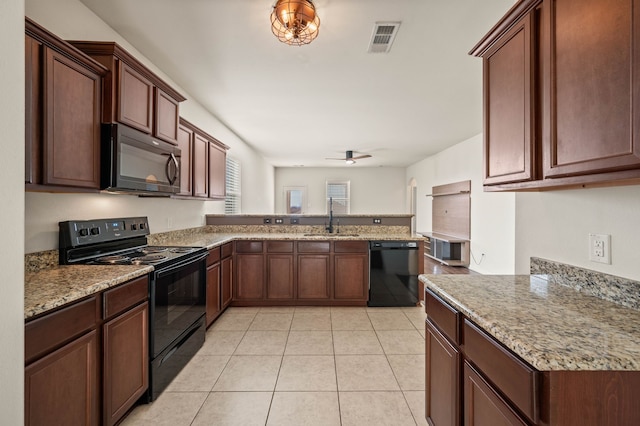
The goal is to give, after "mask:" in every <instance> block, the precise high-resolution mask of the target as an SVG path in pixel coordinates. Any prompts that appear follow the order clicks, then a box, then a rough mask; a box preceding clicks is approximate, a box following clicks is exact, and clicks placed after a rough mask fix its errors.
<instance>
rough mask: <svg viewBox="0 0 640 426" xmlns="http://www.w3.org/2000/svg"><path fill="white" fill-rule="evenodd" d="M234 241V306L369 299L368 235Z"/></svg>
mask: <svg viewBox="0 0 640 426" xmlns="http://www.w3.org/2000/svg"><path fill="white" fill-rule="evenodd" d="M234 244H235V256H234V262H235V264H234V271H235V275H234V277H233V281H234V293H233V300H232V304H233V305H235V306H250V305H254V306H259V305H275V304H284V305H358V306H364V305H365V304H366V303H367V299H368V297H369V243H368V241H363V240H338V241H333V240H309V241H292V240H283V241H279V240H265V241H259V240H255V241H249V240H239V241H236V242H235V243H234Z"/></svg>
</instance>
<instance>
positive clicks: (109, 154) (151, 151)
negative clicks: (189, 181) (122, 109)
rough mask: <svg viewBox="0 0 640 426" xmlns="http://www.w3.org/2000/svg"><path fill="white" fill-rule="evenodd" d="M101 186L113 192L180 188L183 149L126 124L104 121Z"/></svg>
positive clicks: (155, 192)
mask: <svg viewBox="0 0 640 426" xmlns="http://www.w3.org/2000/svg"><path fill="white" fill-rule="evenodd" d="M101 144H102V151H101V158H102V159H101V167H100V173H101V178H100V182H101V187H102V189H104V190H106V191H110V192H128V193H138V194H148V195H171V194H174V193H177V192H179V191H180V154H181V153H180V149H179V148H178V147H177V146H175V145H172V144H170V143H167V142H164V141H161V140H159V139H157V138H154V137H152V136H151V135H148V134H146V133H142V132H140V131H138V130H135V129H132V128H131V127H129V126H125V125H123V124H115V123H111V124H102V143H101Z"/></svg>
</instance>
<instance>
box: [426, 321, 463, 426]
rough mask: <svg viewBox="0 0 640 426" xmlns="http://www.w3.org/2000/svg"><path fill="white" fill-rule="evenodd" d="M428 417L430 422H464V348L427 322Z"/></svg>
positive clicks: (453, 425)
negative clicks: (462, 408)
mask: <svg viewBox="0 0 640 426" xmlns="http://www.w3.org/2000/svg"><path fill="white" fill-rule="evenodd" d="M425 344H426V371H425V373H426V383H427V387H426V393H425V399H426V412H425V414H426V417H427V422H428V423H429V424H430V425H437V426H458V425H459V424H460V365H461V364H460V360H461V355H460V351H459V350H458V349H456V348H455V347H454V346H453V345H452V344H451V343H449V341H448V340H447V339H446V338H445V337H444V336H443V335H442V334H441V333H440V332H439V331H438V330H437V329H436V328H435V327H434V326H433V325H432V324H431V322H429V321H427V323H426V339H425Z"/></svg>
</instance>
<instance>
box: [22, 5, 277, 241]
mask: <svg viewBox="0 0 640 426" xmlns="http://www.w3.org/2000/svg"><path fill="white" fill-rule="evenodd" d="M25 7H26V10H25V12H26V15H27V16H28V17H29V18H31V19H33V20H34V21H36V22H37V23H39V24H40V25H42V26H44V27H45V28H47V29H48V30H49V31H51V32H52V33H54V34H56V35H57V36H59V37H61V38H63V39H71V40H108V41H116V42H117V43H118V44H120V45H121V46H122V47H124V48H125V49H126V50H128V51H129V52H130V53H131V54H133V55H134V56H135V57H136V58H138V59H139V60H140V61H141V62H142V63H144V64H145V65H146V66H148V67H149V68H150V69H151V70H152V71H153V72H155V73H156V74H158V75H159V76H160V77H161V78H162V79H163V80H165V81H166V82H167V83H169V84H170V85H171V86H173V87H174V88H176V89H177V90H178V91H179V92H181V93H182V94H183V95H185V97H186V98H187V101H185V102H183V103H181V104H180V114H181V115H182V116H183V117H185V118H186V119H187V120H189V121H190V122H192V123H193V124H195V125H196V126H198V127H200V128H202V129H203V130H204V131H206V132H207V133H210V134H211V135H213V136H215V137H216V138H218V139H219V140H220V141H222V142H223V143H225V144H226V145H228V146H229V147H230V148H231V149H230V151H229V156H230V157H233V158H235V159H238V160H239V161H240V163H241V169H242V184H243V185H242V186H243V188H242V189H243V193H242V210H243V213H267V212H272V211H273V208H274V199H273V182H274V178H273V173H274V172H273V166H271V165H270V164H268V163H266V162H265V161H264V159H263V158H262V157H261V156H260V155H258V154H257V153H256V152H255V151H254V150H253V149H252V148H251V147H250V146H249V145H247V144H246V143H245V142H244V141H242V140H241V139H240V138H239V137H238V136H237V135H235V134H234V133H233V132H232V131H230V130H229V129H228V128H227V127H226V126H224V124H222V123H221V122H220V121H219V120H217V119H216V118H215V117H214V116H213V115H211V114H210V113H209V112H208V111H206V110H205V109H204V108H203V107H202V106H201V105H200V104H198V103H197V102H196V101H195V100H193V96H192V95H191V94H189V93H187V92H185V91H184V90H183V89H182V88H181V87H180V86H178V85H177V84H175V83H174V82H173V81H172V80H171V78H170V77H169V76H167V75H166V74H164V73H163V72H162V71H161V70H160V69H158V68H157V67H156V66H155V65H154V64H152V63H151V62H150V61H149V60H148V59H146V58H145V57H144V56H143V55H142V54H141V53H140V52H138V51H137V50H136V49H135V48H134V47H133V46H132V45H131V44H129V43H128V42H127V41H126V40H125V39H123V38H122V37H121V36H120V35H119V34H118V33H117V32H115V31H114V30H113V29H112V28H111V27H109V26H108V25H107V24H106V23H105V22H104V21H102V20H101V19H100V18H99V17H97V16H96V15H95V14H94V13H93V12H92V11H91V10H89V9H88V8H87V7H86V6H84V5H83V4H82V3H80V2H79V1H78V0H27V1H26V5H25ZM22 97H23V95H22ZM25 203H26V216H25V238H26V245H25V252H26V253H31V252H35V251H40V250H50V249H55V248H57V247H58V242H57V235H56V234H57V223H58V221H61V220H69V219H74V220H75V219H92V218H100V217H113V216H116V217H117V216H133V215H143V216H148V217H149V221H150V227H151V231H152V232H154V233H156V232H163V231H167V230H170V229H184V228H191V227H196V226H201V225H202V224H204V215H205V214H219V213H224V202H223V201H206V202H205V201H191V200H189V201H185V200H169V199H150V198H138V197H135V196H129V195H117V196H113V195H111V194H93V195H77V194H54V195H51V194H46V193H28V194H27V196H26V200H25Z"/></svg>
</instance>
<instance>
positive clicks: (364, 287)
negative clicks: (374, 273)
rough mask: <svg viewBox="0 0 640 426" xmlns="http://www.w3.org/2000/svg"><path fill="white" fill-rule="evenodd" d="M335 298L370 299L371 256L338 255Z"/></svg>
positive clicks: (336, 260)
mask: <svg viewBox="0 0 640 426" xmlns="http://www.w3.org/2000/svg"><path fill="white" fill-rule="evenodd" d="M333 297H334V298H335V299H353V300H364V301H366V300H367V298H368V297H369V255H368V254H336V255H335V257H334V273H333Z"/></svg>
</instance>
